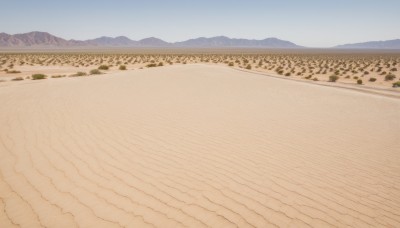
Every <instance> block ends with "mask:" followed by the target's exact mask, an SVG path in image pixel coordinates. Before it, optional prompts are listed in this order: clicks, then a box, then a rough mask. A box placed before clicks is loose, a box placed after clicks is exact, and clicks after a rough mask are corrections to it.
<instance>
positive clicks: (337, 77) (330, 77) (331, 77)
mask: <svg viewBox="0 0 400 228" xmlns="http://www.w3.org/2000/svg"><path fill="white" fill-rule="evenodd" d="M338 79H339V76H337V75H331V76H329V81H330V82H336V81H337V80H338Z"/></svg>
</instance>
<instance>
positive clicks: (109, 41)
mask: <svg viewBox="0 0 400 228" xmlns="http://www.w3.org/2000/svg"><path fill="white" fill-rule="evenodd" d="M86 42H87V43H88V44H91V45H94V46H136V45H139V44H138V42H137V41H134V40H131V39H129V38H128V37H126V36H118V37H115V38H113V37H107V36H102V37H99V38H96V39H92V40H86Z"/></svg>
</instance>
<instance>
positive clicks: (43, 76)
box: [32, 74, 47, 80]
mask: <svg viewBox="0 0 400 228" xmlns="http://www.w3.org/2000/svg"><path fill="white" fill-rule="evenodd" d="M46 78H47V75H45V74H33V75H32V80H41V79H46Z"/></svg>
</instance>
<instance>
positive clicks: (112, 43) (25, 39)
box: [0, 32, 302, 48]
mask: <svg viewBox="0 0 400 228" xmlns="http://www.w3.org/2000/svg"><path fill="white" fill-rule="evenodd" d="M47 46H50V47H90V46H96V47H261V48H302V47H301V46H299V45H296V44H294V43H292V42H289V41H285V40H280V39H277V38H267V39H263V40H248V39H231V38H228V37H226V36H217V37H211V38H205V37H200V38H197V39H190V40H186V41H182V42H175V43H169V42H166V41H163V40H161V39H158V38H155V37H149V38H145V39H142V40H138V41H135V40H131V39H129V38H128V37H126V36H118V37H115V38H114V37H106V36H102V37H99V38H96V39H91V40H66V39H63V38H60V37H56V36H53V35H51V34H50V33H47V32H29V33H24V34H15V35H9V34H6V33H0V47H47Z"/></svg>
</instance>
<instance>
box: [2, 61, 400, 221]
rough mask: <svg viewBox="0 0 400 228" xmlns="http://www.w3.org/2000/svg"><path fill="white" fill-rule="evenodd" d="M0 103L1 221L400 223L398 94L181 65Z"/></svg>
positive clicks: (35, 85)
mask: <svg viewBox="0 0 400 228" xmlns="http://www.w3.org/2000/svg"><path fill="white" fill-rule="evenodd" d="M0 104H1V107H0V157H1V159H0V227H14V226H22V227H41V226H46V227H75V226H81V227H118V226H123V227H308V226H313V227H346V226H351V227H400V212H399V208H400V184H399V183H400V148H399V139H400V135H399V133H400V119H399V117H400V99H395V98H390V97H384V96H378V95H373V94H366V93H361V92H357V91H351V90H346V89H340V88H331V87H324V86H319V85H314V84H306V83H299V82H296V81H289V80H282V79H277V78H271V77H265V76H261V75H255V74H250V73H246V72H240V71H236V70H233V69H229V68H227V67H219V66H202V65H187V66H169V67H162V68H154V69H145V70H135V71H128V72H122V73H113V74H107V75H102V76H92V77H81V78H65V79H57V80H43V81H30V82H29V84H20V83H10V84H7V85H6V86H2V87H0Z"/></svg>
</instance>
